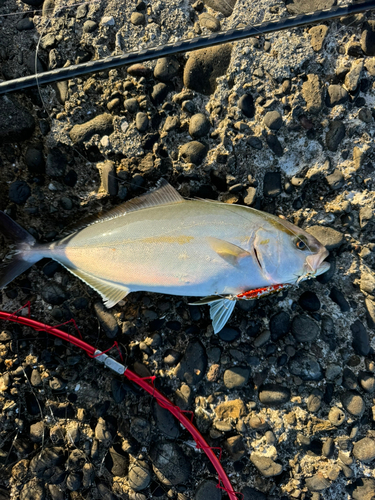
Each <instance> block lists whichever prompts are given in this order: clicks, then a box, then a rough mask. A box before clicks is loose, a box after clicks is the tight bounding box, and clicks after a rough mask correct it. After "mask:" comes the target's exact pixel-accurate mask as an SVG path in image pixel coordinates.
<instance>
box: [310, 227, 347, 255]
mask: <svg viewBox="0 0 375 500" xmlns="http://www.w3.org/2000/svg"><path fill="white" fill-rule="evenodd" d="M306 231H307V232H308V233H310V234H312V235H313V236H314V237H315V238H316V239H317V240H318V241H319V242H320V243H321V244H322V245H324V246H325V247H326V248H327V250H328V251H329V252H330V251H331V250H334V249H335V248H339V247H340V246H341V245H342V244H343V243H344V241H345V238H344V235H343V233H340V232H339V231H336V229H333V228H332V227H326V226H310V227H308V228H307V229H306Z"/></svg>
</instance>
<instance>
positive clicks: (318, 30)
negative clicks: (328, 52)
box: [309, 24, 328, 52]
mask: <svg viewBox="0 0 375 500" xmlns="http://www.w3.org/2000/svg"><path fill="white" fill-rule="evenodd" d="M327 33H328V26H326V25H325V24H321V25H319V26H313V27H312V28H310V29H309V35H310V43H311V47H312V49H313V51H314V52H319V51H320V50H322V48H323V43H324V40H325V38H326V36H327Z"/></svg>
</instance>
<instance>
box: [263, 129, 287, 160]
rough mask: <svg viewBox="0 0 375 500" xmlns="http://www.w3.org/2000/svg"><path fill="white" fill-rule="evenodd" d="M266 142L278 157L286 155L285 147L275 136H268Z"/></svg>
mask: <svg viewBox="0 0 375 500" xmlns="http://www.w3.org/2000/svg"><path fill="white" fill-rule="evenodd" d="M266 142H267V145H268V147H269V148H270V150H271V151H272V152H273V153H274V154H275V155H276V156H277V157H279V158H280V157H281V156H283V154H284V150H283V147H282V145H281V143H280V141H279V139H278V138H277V136H276V135H275V134H267V135H266Z"/></svg>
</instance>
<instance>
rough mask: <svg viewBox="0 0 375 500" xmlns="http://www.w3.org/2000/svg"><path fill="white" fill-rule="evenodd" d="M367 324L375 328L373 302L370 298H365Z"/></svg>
mask: <svg viewBox="0 0 375 500" xmlns="http://www.w3.org/2000/svg"><path fill="white" fill-rule="evenodd" d="M365 307H366V319H367V326H368V327H369V328H372V329H373V330H374V329H375V302H374V301H373V300H372V299H371V298H370V297H366V299H365Z"/></svg>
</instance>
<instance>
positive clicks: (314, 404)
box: [307, 390, 323, 413]
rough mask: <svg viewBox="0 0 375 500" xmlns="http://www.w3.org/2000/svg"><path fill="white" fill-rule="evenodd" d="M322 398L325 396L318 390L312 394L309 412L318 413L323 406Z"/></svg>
mask: <svg viewBox="0 0 375 500" xmlns="http://www.w3.org/2000/svg"><path fill="white" fill-rule="evenodd" d="M322 397H323V394H322V393H321V392H320V391H318V390H315V391H314V392H313V393H312V394H310V396H309V397H308V398H307V409H308V411H310V412H311V413H316V412H317V411H318V410H319V409H320V407H321V405H322Z"/></svg>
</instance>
